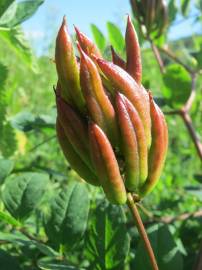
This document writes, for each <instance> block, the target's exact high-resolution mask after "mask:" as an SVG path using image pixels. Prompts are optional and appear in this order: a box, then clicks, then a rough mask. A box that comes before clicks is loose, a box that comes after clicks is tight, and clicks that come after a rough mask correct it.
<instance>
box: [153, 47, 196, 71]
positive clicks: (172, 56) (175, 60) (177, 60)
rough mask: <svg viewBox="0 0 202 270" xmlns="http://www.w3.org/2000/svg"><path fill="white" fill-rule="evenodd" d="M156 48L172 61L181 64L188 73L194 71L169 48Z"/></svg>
mask: <svg viewBox="0 0 202 270" xmlns="http://www.w3.org/2000/svg"><path fill="white" fill-rule="evenodd" d="M157 50H160V51H161V52H162V53H164V54H165V55H167V56H168V57H169V58H171V59H172V60H173V61H174V62H176V63H178V64H180V65H181V66H183V67H184V68H185V69H186V70H187V71H188V72H189V73H191V74H192V73H194V70H192V69H191V68H190V67H189V66H188V65H186V64H185V63H183V61H181V60H180V59H179V58H178V57H177V56H176V55H175V54H174V53H173V52H171V51H170V50H169V49H166V48H160V47H158V48H157Z"/></svg>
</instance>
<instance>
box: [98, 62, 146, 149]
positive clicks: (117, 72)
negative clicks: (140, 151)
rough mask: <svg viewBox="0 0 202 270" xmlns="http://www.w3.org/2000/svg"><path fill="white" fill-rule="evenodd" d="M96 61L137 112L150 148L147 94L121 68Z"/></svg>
mask: <svg viewBox="0 0 202 270" xmlns="http://www.w3.org/2000/svg"><path fill="white" fill-rule="evenodd" d="M96 61H97V63H98V65H99V67H100V69H101V70H102V72H103V73H104V74H105V76H106V77H107V78H108V79H109V81H110V82H111V83H112V84H113V85H114V86H115V87H116V88H117V89H118V91H120V92H121V93H123V94H124V95H125V96H126V97H127V98H128V99H129V100H130V101H131V103H132V104H133V106H134V107H135V108H136V110H137V111H138V113H139V115H140V118H141V120H142V122H143V125H144V129H145V134H146V138H147V144H148V147H150V144H151V118H150V111H149V106H150V105H149V97H148V93H147V92H146V90H145V89H144V88H143V87H139V86H138V84H137V83H136V82H135V80H134V79H133V78H132V77H131V76H130V75H129V74H128V73H127V72H126V71H124V70H123V69H122V68H120V67H118V66H117V65H114V64H113V63H110V62H107V61H105V60H103V59H100V58H96Z"/></svg>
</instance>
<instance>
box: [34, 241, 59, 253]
mask: <svg viewBox="0 0 202 270" xmlns="http://www.w3.org/2000/svg"><path fill="white" fill-rule="evenodd" d="M32 244H34V245H35V247H36V248H37V249H38V250H40V251H41V252H42V253H43V254H45V255H47V256H49V257H58V256H59V253H58V252H56V251H55V250H54V249H52V248H51V247H49V246H48V245H45V244H42V243H39V242H37V241H32Z"/></svg>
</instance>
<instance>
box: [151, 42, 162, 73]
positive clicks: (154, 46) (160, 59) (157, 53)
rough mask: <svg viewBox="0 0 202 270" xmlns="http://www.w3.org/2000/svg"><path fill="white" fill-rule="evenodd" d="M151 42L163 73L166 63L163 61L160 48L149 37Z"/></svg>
mask: <svg viewBox="0 0 202 270" xmlns="http://www.w3.org/2000/svg"><path fill="white" fill-rule="evenodd" d="M149 42H150V44H151V48H152V51H153V53H154V56H155V58H156V61H157V63H158V64H159V68H160V71H161V74H163V73H164V72H165V67H164V63H163V60H162V58H161V55H160V53H159V50H158V48H157V47H156V45H155V44H154V42H153V41H152V40H151V39H149Z"/></svg>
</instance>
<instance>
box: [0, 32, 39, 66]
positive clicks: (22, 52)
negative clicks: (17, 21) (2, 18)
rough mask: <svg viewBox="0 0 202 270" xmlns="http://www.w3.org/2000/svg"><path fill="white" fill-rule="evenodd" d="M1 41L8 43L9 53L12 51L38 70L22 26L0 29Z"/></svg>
mask: <svg viewBox="0 0 202 270" xmlns="http://www.w3.org/2000/svg"><path fill="white" fill-rule="evenodd" d="M0 42H4V43H5V44H6V45H7V53H8V52H9V51H10V52H12V53H14V55H15V56H16V57H17V58H19V60H20V61H23V62H24V63H25V64H26V65H27V66H28V67H29V68H30V69H32V70H33V71H36V70H37V67H36V63H35V62H34V57H33V54H32V51H31V49H30V46H29V45H28V42H27V40H26V39H25V37H24V33H23V32H22V30H21V28H20V27H15V28H12V29H5V30H1V31H0Z"/></svg>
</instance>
